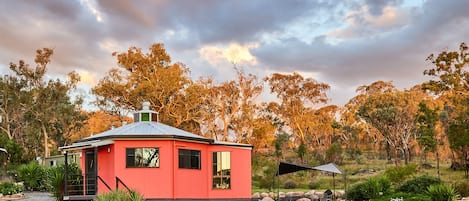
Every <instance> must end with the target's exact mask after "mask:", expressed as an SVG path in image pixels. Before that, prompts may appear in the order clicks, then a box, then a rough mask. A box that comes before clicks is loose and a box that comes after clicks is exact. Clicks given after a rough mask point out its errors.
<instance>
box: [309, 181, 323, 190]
mask: <svg viewBox="0 0 469 201" xmlns="http://www.w3.org/2000/svg"><path fill="white" fill-rule="evenodd" d="M320 186H321V184H320V183H319V182H309V184H308V188H309V189H318V188H319V187H320Z"/></svg>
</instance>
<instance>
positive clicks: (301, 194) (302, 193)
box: [295, 191, 305, 197]
mask: <svg viewBox="0 0 469 201" xmlns="http://www.w3.org/2000/svg"><path fill="white" fill-rule="evenodd" d="M295 196H298V197H303V196H305V192H303V191H298V192H295Z"/></svg>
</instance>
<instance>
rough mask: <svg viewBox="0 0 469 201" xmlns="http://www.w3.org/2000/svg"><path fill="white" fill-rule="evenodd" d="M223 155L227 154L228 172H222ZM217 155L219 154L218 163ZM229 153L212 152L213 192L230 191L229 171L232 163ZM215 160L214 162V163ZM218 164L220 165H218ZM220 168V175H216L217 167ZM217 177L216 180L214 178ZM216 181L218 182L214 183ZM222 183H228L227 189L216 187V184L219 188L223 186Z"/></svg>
mask: <svg viewBox="0 0 469 201" xmlns="http://www.w3.org/2000/svg"><path fill="white" fill-rule="evenodd" d="M223 153H227V154H229V160H228V163H229V169H228V171H225V172H224V171H223V165H224V164H223V161H224V160H223V157H224V156H223ZM217 154H220V161H218V155H217ZM231 155H232V154H231V151H214V152H212V189H213V190H230V189H231V171H232V166H231V164H232V161H231ZM215 159H216V161H215ZM219 163H220V164H219ZM219 165H220V166H221V173H220V174H218V166H219ZM216 177H217V178H216ZM224 179H227V180H224ZM216 180H218V182H217V183H216V182H215V181H216ZM224 181H228V182H227V184H228V186H227V187H217V186H216V184H220V186H221V185H222V184H224V183H225V182H224Z"/></svg>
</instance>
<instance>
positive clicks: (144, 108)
mask: <svg viewBox="0 0 469 201" xmlns="http://www.w3.org/2000/svg"><path fill="white" fill-rule="evenodd" d="M149 109H150V102H148V101H145V102H143V103H142V110H149Z"/></svg>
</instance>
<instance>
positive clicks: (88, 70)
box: [0, 0, 469, 102]
mask: <svg viewBox="0 0 469 201" xmlns="http://www.w3.org/2000/svg"><path fill="white" fill-rule="evenodd" d="M418 2H419V3H415V2H413V3H412V4H409V2H408V0H390V1H384V0H352V1H307V0H293V1H271V0H258V1H218V0H204V1H185V0H159V1H151V0H140V1H127V0H113V1H107V0H76V1H56V0H43V1H40V2H36V1H8V2H7V3H4V4H2V5H1V6H0V19H1V20H2V23H1V24H0V33H1V34H2V37H0V68H2V69H1V72H5V71H6V70H4V69H5V68H7V66H8V63H9V62H17V61H18V60H19V59H26V60H27V61H31V60H32V59H33V58H34V50H36V49H39V48H43V47H49V48H53V49H54V52H55V53H54V56H53V58H52V63H51V65H50V68H49V73H51V74H66V73H68V72H70V71H72V70H76V71H78V72H81V74H83V77H84V80H86V81H84V82H86V83H88V84H93V82H94V81H93V80H96V79H99V78H101V77H102V76H104V75H105V73H106V72H107V71H108V70H109V69H110V68H111V67H116V66H117V65H116V59H115V57H112V56H111V54H110V53H111V52H114V51H118V52H122V51H125V50H126V49H127V48H128V47H129V46H136V47H140V48H142V49H144V50H146V49H148V47H150V45H151V44H152V43H155V42H162V43H164V44H165V47H166V48H167V50H168V52H169V53H170V55H171V56H172V58H173V61H180V62H183V63H186V64H188V66H189V67H190V70H191V71H192V72H191V75H193V76H196V77H197V76H206V75H208V76H214V78H215V79H217V80H221V81H222V80H228V79H232V78H233V75H234V73H231V72H232V71H233V70H232V64H231V62H238V63H239V64H240V65H243V66H244V67H246V72H247V73H251V72H256V73H258V75H259V76H264V75H266V74H267V73H268V72H293V71H298V72H304V73H305V74H308V75H312V76H317V78H315V79H318V80H319V81H322V82H327V83H329V84H331V86H332V89H331V93H334V94H339V95H336V96H334V98H336V97H340V94H347V95H349V94H350V93H349V92H348V91H347V92H346V90H350V88H354V86H358V85H362V84H368V83H371V82H373V81H376V80H394V81H395V82H394V83H395V84H396V85H398V86H403V87H409V86H410V85H413V84H416V83H419V82H420V81H421V80H422V79H425V78H424V77H423V76H422V71H423V69H425V68H427V67H428V64H427V63H426V62H425V58H426V56H427V55H428V54H430V53H435V52H440V51H442V50H445V49H456V48H457V46H458V44H459V43H460V42H463V41H466V42H468V41H469V38H468V37H469V27H467V26H464V25H465V24H467V23H469V13H468V12H467V8H469V1H460V0H447V1H440V0H425V1H418ZM422 3H423V5H421V4H422ZM409 5H410V6H409ZM29 63H31V62H29ZM85 77H86V79H85ZM334 90H339V92H337V91H334ZM341 90H342V91H341ZM343 97H345V96H343ZM342 99H344V100H345V99H346V98H342ZM342 102H343V101H342Z"/></svg>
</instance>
